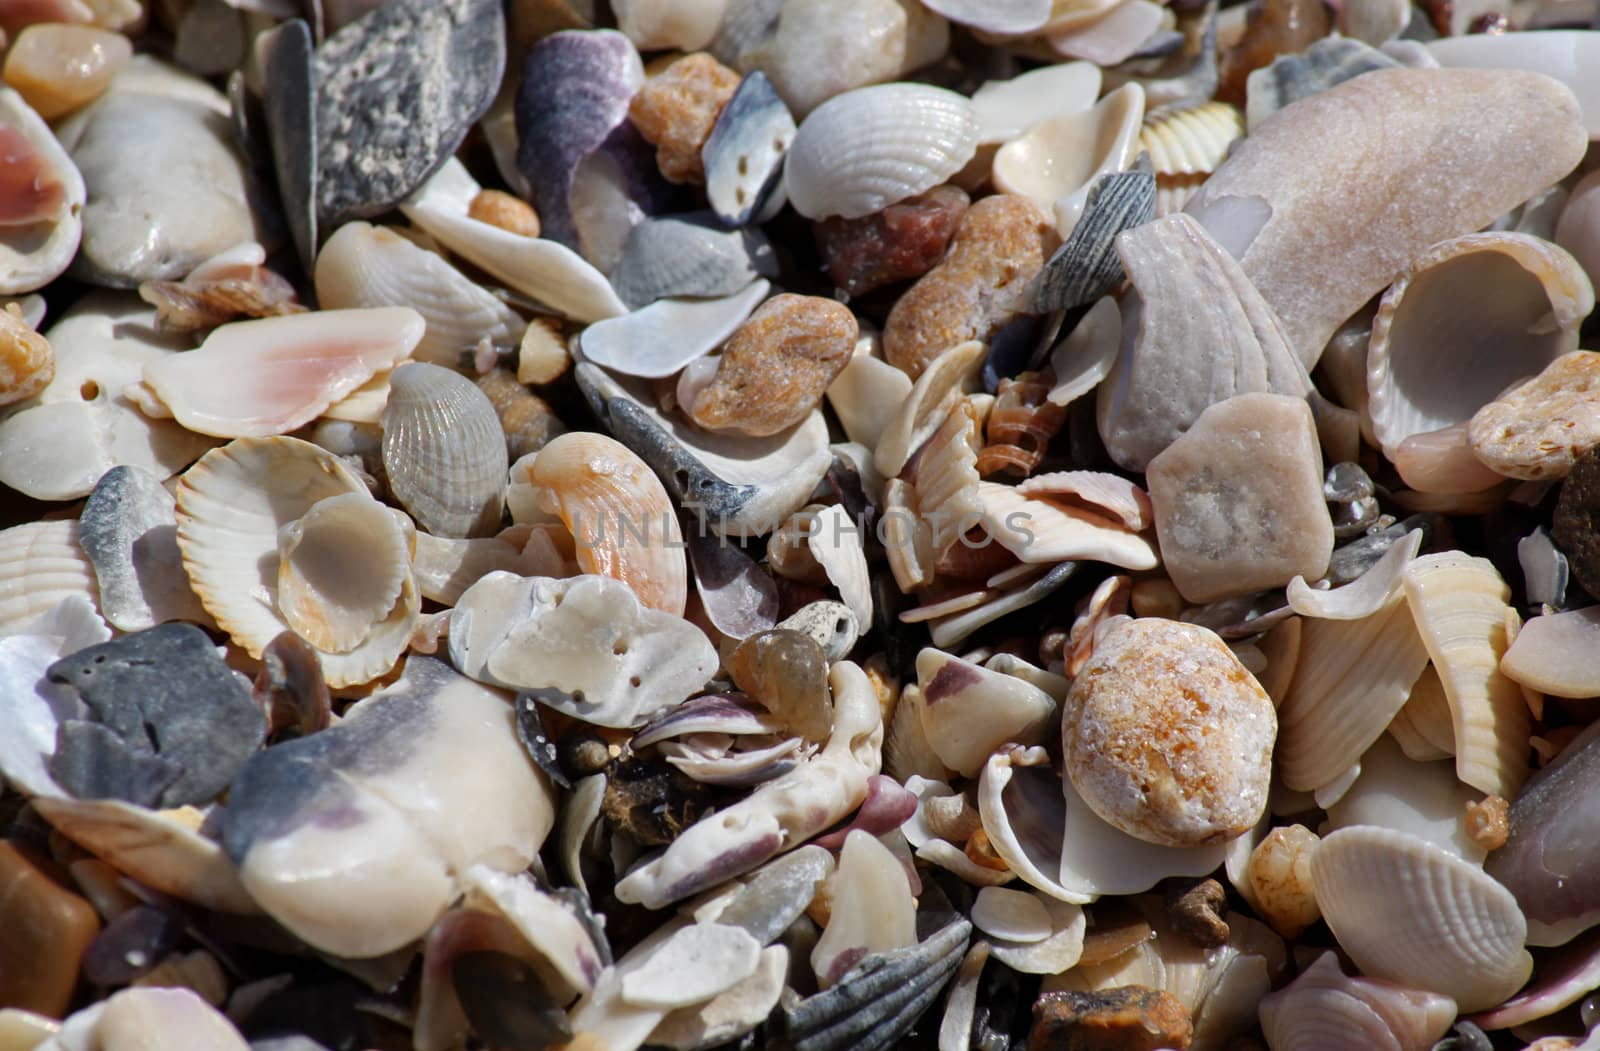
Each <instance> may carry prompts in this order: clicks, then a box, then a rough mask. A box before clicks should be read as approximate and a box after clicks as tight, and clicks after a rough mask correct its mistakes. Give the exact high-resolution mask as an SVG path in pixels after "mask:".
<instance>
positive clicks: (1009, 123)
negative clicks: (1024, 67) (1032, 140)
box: [972, 62, 1101, 145]
mask: <svg viewBox="0 0 1600 1051" xmlns="http://www.w3.org/2000/svg"><path fill="white" fill-rule="evenodd" d="M1100 80H1101V74H1100V67H1099V66H1097V65H1095V64H1094V63H1093V62H1062V63H1059V64H1057V65H1050V66H1041V67H1040V68H1038V69H1032V70H1029V71H1028V72H1026V73H1023V74H1020V75H1019V76H1015V77H1012V78H1011V79H1009V80H990V81H985V82H984V83H983V84H982V85H981V86H980V87H979V88H978V90H976V91H974V92H973V93H972V108H973V109H974V110H976V111H977V114H978V125H979V128H980V129H981V130H980V132H979V138H978V141H979V143H981V144H983V145H994V144H999V143H1005V142H1010V141H1011V140H1012V139H1014V138H1016V137H1017V136H1019V135H1021V134H1022V133H1023V132H1025V131H1027V130H1028V129H1029V128H1031V127H1033V126H1034V125H1036V124H1041V123H1043V122H1044V121H1047V120H1049V119H1050V118H1052V117H1059V116H1064V115H1066V114H1069V113H1082V112H1084V111H1085V110H1088V109H1089V108H1091V107H1092V106H1093V105H1094V100H1095V99H1097V98H1099V97H1100Z"/></svg>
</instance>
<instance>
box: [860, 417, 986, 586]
mask: <svg viewBox="0 0 1600 1051" xmlns="http://www.w3.org/2000/svg"><path fill="white" fill-rule="evenodd" d="M974 400H975V399H974V398H972V397H968V398H967V399H965V400H964V401H959V402H957V403H956V404H955V406H954V407H953V408H952V409H951V410H950V414H949V415H948V416H946V417H945V420H944V423H942V424H941V425H940V426H939V429H938V430H937V431H935V432H934V434H933V436H932V437H931V438H929V439H928V440H927V441H926V442H924V443H923V445H922V448H921V449H920V450H919V451H918V453H917V463H916V467H915V468H914V470H913V472H912V476H911V485H912V491H911V501H910V505H911V506H910V510H912V511H913V513H914V514H915V516H916V518H915V520H913V521H910V522H907V521H896V522H894V523H893V525H894V527H895V528H896V529H897V530H910V531H912V532H913V535H912V538H911V547H912V550H911V551H908V552H903V553H898V556H899V557H891V560H890V568H891V569H893V568H894V566H895V564H896V563H897V562H899V561H901V560H902V559H904V560H906V562H907V566H906V569H907V572H906V574H905V576H906V577H908V578H909V577H910V575H911V574H912V572H913V571H912V570H911V569H910V560H911V559H912V558H913V556H914V558H915V561H916V562H917V564H918V566H919V567H920V568H919V569H918V570H916V571H915V572H916V573H917V574H918V575H919V578H920V579H919V582H921V581H925V580H927V579H928V578H931V576H932V575H933V573H934V572H935V571H936V566H937V563H938V561H939V560H940V559H942V558H944V557H945V556H946V555H948V554H952V553H953V554H954V555H955V556H957V557H958V558H959V556H960V555H961V552H960V551H956V550H955V548H956V545H957V544H961V543H965V541H964V539H963V538H964V537H965V536H966V533H967V532H968V530H970V529H971V528H972V526H973V525H975V524H977V522H978V517H979V515H980V514H981V513H982V510H983V507H982V503H981V501H980V500H979V499H978V484H979V482H980V480H981V479H980V477H979V475H978V466H977V464H978V453H979V451H980V450H981V449H982V448H983V424H982V421H981V420H980V419H979V417H978V413H977V410H976V408H975V406H974V404H973V403H974ZM897 481H898V480H897ZM898 510H899V509H897V513H898ZM884 524H885V526H886V527H887V526H888V525H889V524H890V523H889V522H888V520H887V518H886V519H885V520H884ZM896 579H897V580H899V579H900V577H897V578H896Z"/></svg>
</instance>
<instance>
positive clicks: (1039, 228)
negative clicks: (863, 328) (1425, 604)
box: [883, 194, 1056, 379]
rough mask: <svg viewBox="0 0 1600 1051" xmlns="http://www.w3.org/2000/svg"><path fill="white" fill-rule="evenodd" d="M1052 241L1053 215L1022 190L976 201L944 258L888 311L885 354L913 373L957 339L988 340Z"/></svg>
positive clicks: (1013, 311) (1011, 316)
mask: <svg viewBox="0 0 1600 1051" xmlns="http://www.w3.org/2000/svg"><path fill="white" fill-rule="evenodd" d="M1055 241H1056V235H1055V227H1054V226H1053V224H1052V223H1051V221H1050V217H1049V216H1047V215H1045V214H1044V212H1042V211H1040V210H1039V208H1038V206H1037V205H1035V204H1034V203H1033V202H1032V201H1029V200H1027V199H1026V198H1024V197H1015V196H1012V195H1010V194H996V195H994V196H993V197H985V198H984V199H983V200H981V201H979V202H977V203H976V204H974V205H973V206H972V207H971V208H969V209H967V214H966V216H965V217H963V218H962V220H961V225H960V227H958V228H957V230H956V237H955V243H954V244H953V245H952V246H951V248H950V254H949V255H947V256H945V259H944V262H942V263H940V264H939V265H938V266H936V267H934V268H933V269H932V270H930V271H928V273H927V274H925V275H924V276H923V277H922V279H921V280H920V281H918V282H917V283H916V284H915V285H912V286H911V288H910V289H909V290H908V291H907V292H906V294H905V295H903V296H901V297H900V299H899V301H898V302H897V303H895V305H894V309H893V310H891V311H890V312H889V319H888V322H887V323H886V324H885V325H884V329H883V353H884V357H885V358H887V359H888V361H889V363H890V364H891V365H895V366H897V367H899V368H901V369H904V370H905V371H906V372H908V373H910V375H911V376H912V378H913V379H914V378H916V377H917V376H918V375H920V374H921V373H922V370H923V369H924V368H926V367H927V365H928V363H929V362H931V361H932V360H933V359H934V358H936V357H938V356H939V355H940V354H942V353H943V352H944V351H946V350H949V349H950V348H951V347H953V346H955V345H956V344H958V343H964V342H966V341H967V340H969V339H976V340H981V341H983V342H988V340H989V339H990V337H991V336H993V335H994V333H995V332H996V331H997V330H998V329H1000V328H1001V327H1003V326H1005V325H1006V324H1008V323H1010V322H1011V321H1014V320H1016V318H1017V317H1018V316H1019V308H1020V306H1021V304H1020V302H1018V301H1019V300H1020V299H1021V295H1022V293H1023V291H1024V290H1025V289H1026V288H1027V285H1028V282H1029V281H1031V280H1033V277H1034V275H1035V274H1037V273H1038V272H1039V270H1040V268H1041V267H1043V266H1044V261H1045V260H1046V259H1047V258H1049V256H1050V253H1051V252H1052V251H1054V250H1055Z"/></svg>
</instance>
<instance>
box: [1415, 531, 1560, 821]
mask: <svg viewBox="0 0 1600 1051" xmlns="http://www.w3.org/2000/svg"><path fill="white" fill-rule="evenodd" d="M1404 580H1405V590H1406V601H1407V603H1408V604H1409V605H1410V607H1411V613H1412V616H1413V617H1414V618H1415V619H1416V623H1417V630H1418V632H1419V633H1420V634H1421V635H1422V641H1423V643H1424V644H1425V645H1426V646H1427V648H1428V655H1429V657H1431V658H1432V659H1433V666H1434V668H1436V669H1437V670H1438V672H1439V679H1440V681H1441V682H1442V683H1443V685H1444V692H1445V696H1446V698H1447V699H1448V700H1449V702H1450V716H1451V722H1452V725H1453V728H1454V731H1455V733H1454V736H1455V747H1456V776H1458V777H1459V778H1461V780H1462V781H1465V782H1466V783H1467V784H1469V785H1471V786H1472V787H1474V788H1476V789H1478V790H1480V791H1482V792H1486V793H1490V794H1493V795H1499V796H1503V797H1504V798H1506V799H1511V798H1513V797H1515V795H1516V793H1517V789H1518V788H1520V787H1521V786H1522V782H1523V781H1524V780H1526V779H1527V776H1528V762H1527V747H1528V732H1529V722H1530V720H1529V713H1528V706H1527V704H1526V703H1525V702H1524V700H1523V698H1522V691H1521V689H1520V688H1519V687H1518V686H1517V684H1516V683H1515V682H1513V681H1512V680H1511V679H1509V678H1507V677H1506V676H1505V675H1504V674H1502V673H1501V671H1500V668H1499V665H1500V658H1501V657H1502V656H1503V655H1504V653H1505V651H1506V647H1507V638H1506V614H1507V611H1508V609H1509V608H1510V607H1509V606H1508V605H1507V604H1506V600H1507V599H1509V598H1510V595H1511V589H1510V588H1509V587H1507V586H1506V583H1505V581H1504V580H1502V579H1501V578H1500V574H1499V572H1498V571H1497V570H1496V569H1495V568H1494V565H1493V564H1492V563H1490V562H1489V561H1488V560H1487V559H1482V558H1471V557H1469V556H1467V555H1464V554H1462V553H1461V552H1459V551H1446V552H1443V553H1441V554H1437V555H1423V556H1422V557H1420V558H1418V559H1416V560H1415V561H1413V562H1412V563H1411V565H1409V566H1407V567H1406V571H1405V578H1404Z"/></svg>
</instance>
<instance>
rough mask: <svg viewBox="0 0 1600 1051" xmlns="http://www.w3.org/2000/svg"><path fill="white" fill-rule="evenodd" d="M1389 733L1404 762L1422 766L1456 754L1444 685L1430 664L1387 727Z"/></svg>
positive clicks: (1453, 732)
mask: <svg viewBox="0 0 1600 1051" xmlns="http://www.w3.org/2000/svg"><path fill="white" fill-rule="evenodd" d="M1389 733H1390V734H1391V735H1392V736H1393V737H1394V739H1395V741H1396V742H1398V743H1399V745H1400V750H1401V751H1402V752H1404V753H1405V754H1406V758H1407V759H1414V760H1416V761H1417V762H1419V763H1425V762H1428V761H1429V760H1433V759H1447V758H1449V757H1450V756H1452V755H1455V754H1456V737H1455V730H1454V729H1452V728H1451V725H1450V702H1449V701H1448V700H1446V699H1445V695H1444V683H1442V682H1440V681H1439V673H1438V672H1437V671H1434V669H1433V665H1432V664H1430V665H1428V666H1427V667H1426V668H1424V669H1423V671H1422V675H1421V677H1420V678H1418V679H1417V682H1416V685H1415V686H1412V687H1411V696H1410V698H1409V699H1407V701H1406V703H1405V707H1403V708H1401V709H1400V711H1399V713H1398V714H1397V715H1395V717H1394V722H1392V723H1390V724H1389Z"/></svg>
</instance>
